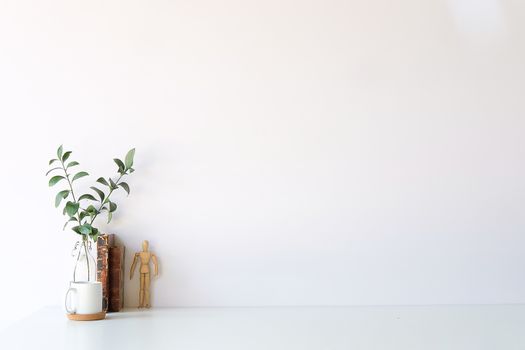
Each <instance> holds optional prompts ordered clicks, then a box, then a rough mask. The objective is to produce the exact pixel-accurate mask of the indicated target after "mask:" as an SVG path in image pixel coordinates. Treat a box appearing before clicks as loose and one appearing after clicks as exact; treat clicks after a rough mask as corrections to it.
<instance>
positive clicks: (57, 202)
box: [55, 190, 69, 208]
mask: <svg viewBox="0 0 525 350" xmlns="http://www.w3.org/2000/svg"><path fill="white" fill-rule="evenodd" d="M67 196H69V190H63V191H60V192H58V193H57V195H56V197H55V208H58V206H59V205H60V202H62V199H66V197H67Z"/></svg>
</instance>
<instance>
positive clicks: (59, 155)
mask: <svg viewBox="0 0 525 350" xmlns="http://www.w3.org/2000/svg"><path fill="white" fill-rule="evenodd" d="M62 152H63V148H62V145H60V147H58V149H57V157H58V159H62Z"/></svg>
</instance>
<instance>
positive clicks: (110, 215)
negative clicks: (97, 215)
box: [108, 212, 113, 224]
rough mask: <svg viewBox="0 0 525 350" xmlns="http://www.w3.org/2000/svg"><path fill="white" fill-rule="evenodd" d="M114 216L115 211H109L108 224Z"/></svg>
mask: <svg viewBox="0 0 525 350" xmlns="http://www.w3.org/2000/svg"><path fill="white" fill-rule="evenodd" d="M112 218H113V213H112V212H108V224H109V223H110V222H111V219H112Z"/></svg>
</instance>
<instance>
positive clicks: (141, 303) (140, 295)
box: [139, 273, 146, 308]
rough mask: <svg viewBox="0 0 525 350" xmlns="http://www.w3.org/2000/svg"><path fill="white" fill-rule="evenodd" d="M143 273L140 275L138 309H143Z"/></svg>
mask: <svg viewBox="0 0 525 350" xmlns="http://www.w3.org/2000/svg"><path fill="white" fill-rule="evenodd" d="M144 275H145V274H144V273H141V274H140V292H139V308H142V307H144V289H145V285H146V284H145V280H146V279H145V278H144Z"/></svg>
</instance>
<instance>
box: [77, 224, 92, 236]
mask: <svg viewBox="0 0 525 350" xmlns="http://www.w3.org/2000/svg"><path fill="white" fill-rule="evenodd" d="M78 230H79V231H80V233H81V234H83V235H89V234H91V232H93V227H91V225H90V224H84V225H80V227H79V228H78Z"/></svg>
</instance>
